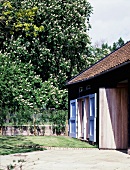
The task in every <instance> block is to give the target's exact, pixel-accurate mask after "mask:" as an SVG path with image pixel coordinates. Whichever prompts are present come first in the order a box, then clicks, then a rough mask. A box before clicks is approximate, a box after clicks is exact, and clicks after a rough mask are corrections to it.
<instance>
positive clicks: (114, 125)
mask: <svg viewBox="0 0 130 170" xmlns="http://www.w3.org/2000/svg"><path fill="white" fill-rule="evenodd" d="M127 115H128V90H127V86H120V87H117V88H112V89H105V88H101V89H99V148H102V149H127V145H128V128H127V123H128V116H127Z"/></svg>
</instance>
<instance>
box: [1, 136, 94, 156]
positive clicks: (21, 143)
mask: <svg viewBox="0 0 130 170" xmlns="http://www.w3.org/2000/svg"><path fill="white" fill-rule="evenodd" d="M40 146H48V147H65V148H67V147H68V148H69V147H70V148H94V147H96V146H93V145H89V144H88V143H86V142H82V141H80V140H78V139H74V138H69V137H64V136H0V154H1V155H8V154H12V153H21V152H32V151H36V150H43V148H40Z"/></svg>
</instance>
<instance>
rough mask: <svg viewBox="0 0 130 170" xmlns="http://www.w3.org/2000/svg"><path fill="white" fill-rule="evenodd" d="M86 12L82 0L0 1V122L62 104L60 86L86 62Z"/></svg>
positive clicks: (64, 95) (64, 106) (88, 9)
mask: <svg viewBox="0 0 130 170" xmlns="http://www.w3.org/2000/svg"><path fill="white" fill-rule="evenodd" d="M91 13H92V7H91V5H90V3H89V2H87V1H86V0H77V1H70V0H66V1H64V0H59V1H57V0H46V1H42V0H40V1H39V0H35V1H34V0H26V1H25V0H8V1H6V0H1V1H0V73H1V75H0V105H1V106H0V107H1V110H0V112H1V113H2V117H1V118H0V123H1V124H3V122H4V121H5V117H7V116H8V114H9V115H11V117H12V119H13V122H14V123H15V124H16V123H17V122H19V120H20V122H21V124H22V122H25V121H26V120H25V119H26V118H27V119H29V116H28V115H34V114H37V113H40V112H41V109H42V108H46V109H48V108H55V109H60V110H62V109H63V110H66V109H67V105H68V102H67V90H65V89H64V88H63V87H64V85H65V82H66V80H68V79H70V78H71V77H72V76H74V75H75V74H77V73H78V72H79V71H81V70H82V69H84V68H86V66H87V58H86V53H87V52H88V44H90V39H89V36H88V34H87V30H88V29H89V28H90V24H89V17H90V15H91ZM86 20H87V22H86ZM30 119H32V116H30Z"/></svg>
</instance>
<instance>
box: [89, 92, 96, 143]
mask: <svg viewBox="0 0 130 170" xmlns="http://www.w3.org/2000/svg"><path fill="white" fill-rule="evenodd" d="M96 117H97V108H96V94H92V95H89V140H90V141H92V142H96Z"/></svg>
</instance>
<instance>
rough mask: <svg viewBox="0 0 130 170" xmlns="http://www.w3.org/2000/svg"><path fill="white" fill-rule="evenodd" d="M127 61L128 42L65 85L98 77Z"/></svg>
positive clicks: (128, 58) (128, 56)
mask: <svg viewBox="0 0 130 170" xmlns="http://www.w3.org/2000/svg"><path fill="white" fill-rule="evenodd" d="M127 61H130V41H129V42H127V43H126V44H125V45H124V46H122V47H121V48H119V49H117V50H116V51H114V52H113V53H111V54H109V55H108V56H106V57H105V58H103V59H101V60H100V61H99V62H97V63H95V64H94V65H92V66H91V67H89V68H88V69H87V70H85V71H83V72H82V73H80V74H78V75H77V76H75V77H74V78H72V79H71V80H70V81H69V82H68V83H67V84H68V85H69V84H73V83H77V82H81V81H84V80H87V79H90V78H93V77H94V76H97V75H100V74H101V73H103V72H106V71H109V70H110V69H112V68H116V67H117V66H119V65H121V64H123V63H125V62H127Z"/></svg>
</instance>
